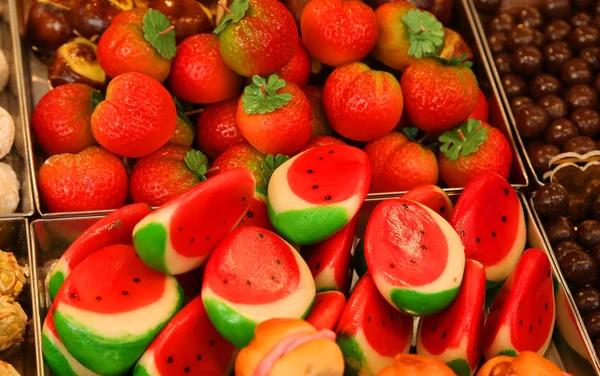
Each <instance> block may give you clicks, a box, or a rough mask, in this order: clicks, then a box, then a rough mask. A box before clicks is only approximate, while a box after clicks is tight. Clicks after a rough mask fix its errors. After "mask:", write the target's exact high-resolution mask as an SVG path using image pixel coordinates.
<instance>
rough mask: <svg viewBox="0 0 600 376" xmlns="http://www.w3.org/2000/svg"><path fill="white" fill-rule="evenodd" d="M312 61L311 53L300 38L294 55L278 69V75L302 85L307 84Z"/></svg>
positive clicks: (287, 80) (286, 80)
mask: <svg viewBox="0 0 600 376" xmlns="http://www.w3.org/2000/svg"><path fill="white" fill-rule="evenodd" d="M310 69H311V61H310V55H309V54H308V52H307V51H306V48H304V45H303V44H302V41H301V40H300V39H298V46H297V47H296V52H294V56H292V58H291V59H290V60H289V61H288V62H287V63H286V64H285V65H284V66H283V67H281V69H279V70H278V71H277V75H278V76H279V77H280V78H282V79H283V80H285V82H291V83H293V84H296V85H298V86H300V87H304V86H306V83H307V82H308V77H309V76H310Z"/></svg>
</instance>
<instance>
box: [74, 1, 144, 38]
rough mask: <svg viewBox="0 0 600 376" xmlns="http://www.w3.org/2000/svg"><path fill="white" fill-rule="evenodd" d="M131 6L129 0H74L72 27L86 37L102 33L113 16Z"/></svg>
mask: <svg viewBox="0 0 600 376" xmlns="http://www.w3.org/2000/svg"><path fill="white" fill-rule="evenodd" d="M132 8H133V3H132V2H131V1H119V0H74V1H73V28H74V29H75V30H77V32H79V33H80V34H81V35H82V36H84V37H86V38H88V39H89V38H91V37H93V36H95V35H98V36H99V35H102V33H103V32H104V30H106V29H107V28H108V26H109V25H110V23H111V21H112V19H113V18H115V17H116V16H117V15H118V14H119V13H121V12H122V11H123V10H129V9H132Z"/></svg>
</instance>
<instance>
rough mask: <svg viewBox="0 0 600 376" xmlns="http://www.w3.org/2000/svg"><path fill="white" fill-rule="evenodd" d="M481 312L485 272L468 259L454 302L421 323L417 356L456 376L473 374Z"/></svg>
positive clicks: (483, 306)
mask: <svg viewBox="0 0 600 376" xmlns="http://www.w3.org/2000/svg"><path fill="white" fill-rule="evenodd" d="M484 309H485V269H484V268H483V265H481V264H480V263H479V262H477V261H475V260H467V261H466V263H465V275H464V278H463V282H462V286H461V288H460V291H459V293H458V296H457V297H456V300H454V302H453V303H452V304H451V305H450V307H448V309H446V310H444V311H442V312H440V313H438V314H437V315H434V316H431V317H423V318H422V319H421V320H420V322H419V331H418V333H417V354H419V355H425V356H429V357H433V358H436V359H438V360H440V361H442V362H444V363H446V364H447V365H448V366H449V367H450V368H452V370H453V371H454V373H456V374H457V375H459V376H470V375H472V374H473V373H474V372H475V369H476V368H477V366H478V365H479V360H480V358H481V333H482V331H483V321H484Z"/></svg>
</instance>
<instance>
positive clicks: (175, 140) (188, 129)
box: [169, 103, 196, 146]
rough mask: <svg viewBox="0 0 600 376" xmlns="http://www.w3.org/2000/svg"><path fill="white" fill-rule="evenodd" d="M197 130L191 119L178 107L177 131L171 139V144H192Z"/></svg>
mask: <svg viewBox="0 0 600 376" xmlns="http://www.w3.org/2000/svg"><path fill="white" fill-rule="evenodd" d="M175 105H177V103H175ZM195 138H196V132H194V126H193V125H192V123H191V122H190V119H189V118H188V117H187V116H186V115H185V114H184V113H183V112H179V108H177V121H176V122H175V131H174V132H173V134H172V135H171V138H170V139H169V144H175V145H184V146H192V144H193V143H194V139H195Z"/></svg>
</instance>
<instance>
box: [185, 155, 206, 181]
mask: <svg viewBox="0 0 600 376" xmlns="http://www.w3.org/2000/svg"><path fill="white" fill-rule="evenodd" d="M184 161H185V164H186V165H187V166H188V168H189V169H190V170H192V171H194V172H195V173H196V174H198V177H200V181H204V180H206V176H205V174H206V170H207V169H208V158H206V155H204V153H202V152H201V151H200V150H190V151H188V152H187V154H186V155H185V158H184Z"/></svg>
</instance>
